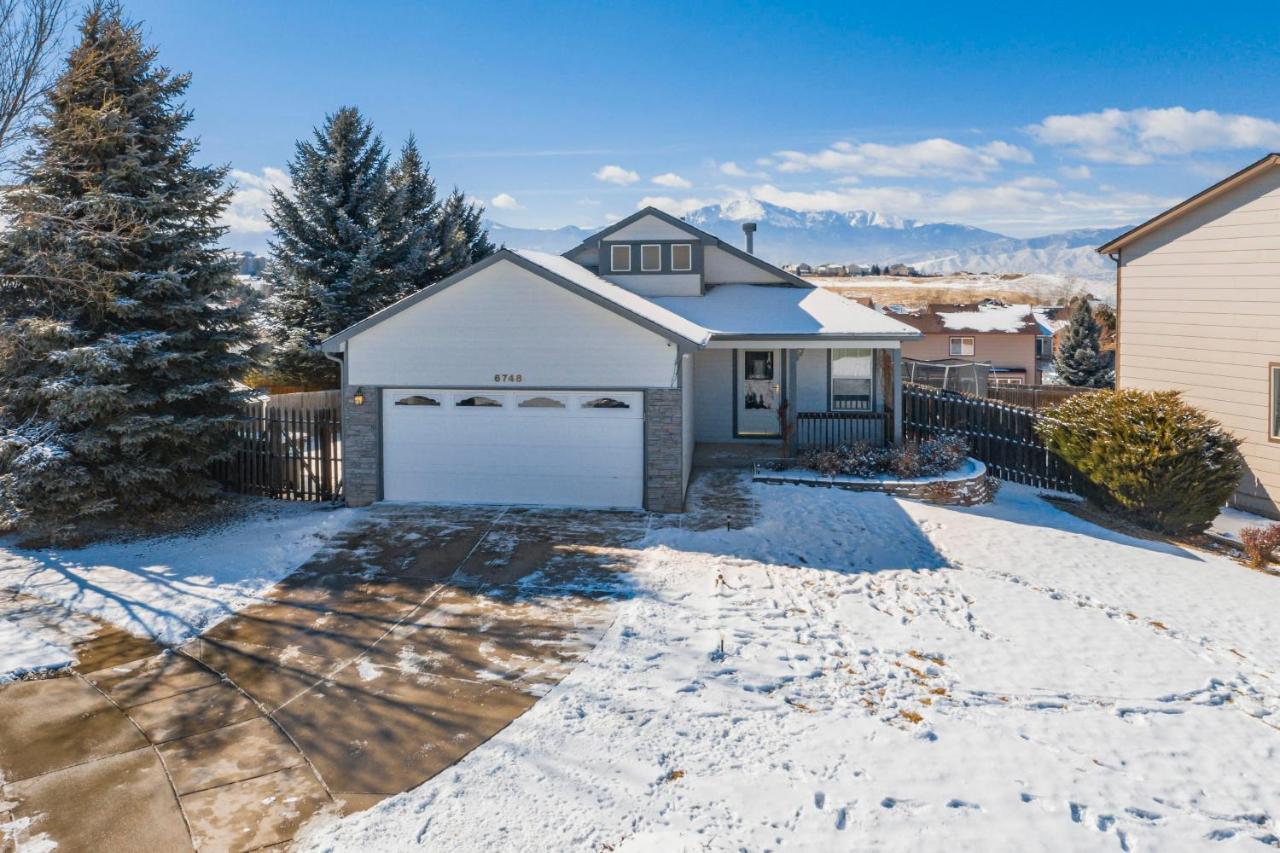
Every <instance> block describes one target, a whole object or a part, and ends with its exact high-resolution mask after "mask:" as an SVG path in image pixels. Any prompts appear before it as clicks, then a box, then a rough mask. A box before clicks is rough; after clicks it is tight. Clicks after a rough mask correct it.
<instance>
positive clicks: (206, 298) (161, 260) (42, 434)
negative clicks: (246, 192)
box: [0, 2, 252, 535]
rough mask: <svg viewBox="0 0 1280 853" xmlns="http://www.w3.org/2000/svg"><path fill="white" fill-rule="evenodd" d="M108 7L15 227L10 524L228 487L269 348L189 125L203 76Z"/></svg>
mask: <svg viewBox="0 0 1280 853" xmlns="http://www.w3.org/2000/svg"><path fill="white" fill-rule="evenodd" d="M156 57H157V52H156V50H155V49H154V48H152V47H148V46H146V45H145V44H144V43H143V39H142V32H141V28H140V27H139V26H138V25H136V24H133V23H130V22H128V21H126V20H124V19H123V17H122V13H121V11H120V7H119V6H118V5H116V4H114V3H109V2H100V3H97V4H95V5H93V6H92V7H91V8H90V9H89V11H88V12H87V13H86V14H85V16H84V18H83V21H82V23H81V25H80V42H79V44H78V45H77V46H76V47H75V48H74V49H73V50H72V52H71V54H70V56H69V57H68V60H67V64H66V67H65V69H64V70H63V72H62V74H61V76H60V77H59V78H58V80H57V82H56V84H55V85H54V87H53V88H52V90H51V91H50V93H49V95H48V96H47V102H46V104H45V106H44V111H43V119H42V121H41V123H40V124H39V125H38V126H37V127H36V128H35V130H34V147H33V148H32V150H31V152H30V153H29V154H28V155H27V157H26V158H25V159H24V161H23V163H22V166H21V175H20V177H21V182H20V183H19V185H18V186H17V187H16V188H14V189H13V190H12V191H10V192H8V193H7V194H5V196H4V197H3V199H2V202H0V203H2V205H3V207H2V209H0V220H8V221H9V222H10V227H9V228H8V229H7V230H6V231H5V232H4V233H3V234H2V235H0V527H17V526H24V527H25V526H31V527H36V528H40V529H43V530H44V531H45V532H47V533H50V534H53V535H59V534H61V535H67V534H69V533H70V532H71V531H73V530H74V524H75V523H76V522H78V521H81V520H84V519H88V518H91V517H94V516H103V515H107V514H113V515H120V516H122V515H125V514H128V515H129V516H131V517H136V516H137V515H138V514H145V513H149V512H152V511H156V510H160V509H166V508H169V507H171V506H173V505H175V504H186V503H190V502H194V501H198V500H202V499H206V498H209V497H211V496H212V495H214V494H216V492H217V491H218V484H217V483H216V482H215V481H214V480H213V479H212V478H211V477H210V475H209V466H210V463H211V462H212V461H214V460H216V459H218V458H220V457H223V456H225V455H226V454H227V453H229V452H230V449H231V442H232V440H233V436H232V433H231V430H230V429H229V426H230V424H231V423H232V422H233V420H234V418H235V417H236V414H237V409H238V402H239V400H238V397H237V394H236V392H235V391H234V390H233V387H232V386H233V381H232V380H233V379H235V378H237V377H238V376H239V375H241V374H242V373H243V372H244V371H245V370H246V368H247V367H248V366H249V360H250V357H251V355H252V347H251V345H250V341H251V336H250V326H249V317H248V312H247V311H246V310H245V306H244V305H242V304H239V303H238V302H237V301H236V298H235V277H234V272H235V270H234V265H233V263H232V260H231V258H230V257H229V256H228V255H226V254H225V253H223V252H222V251H221V250H219V249H218V247H217V242H218V240H219V238H220V237H221V236H222V234H223V231H224V229H223V228H222V227H221V226H219V224H218V220H219V217H220V215H221V214H222V212H223V210H224V208H225V207H226V205H227V203H228V201H229V194H228V193H227V192H226V191H225V190H224V189H223V188H222V187H223V181H224V180H225V177H226V174H227V169H226V168H225V167H208V166H198V165H195V164H194V163H193V162H192V161H193V158H194V156H195V154H196V143H195V142H194V141H192V140H189V139H185V138H184V137H183V135H182V134H183V132H184V131H185V129H186V128H187V126H188V124H189V123H190V122H191V114H190V113H189V112H188V111H187V110H186V109H185V108H184V107H183V105H182V104H181V102H180V98H181V97H182V95H183V93H184V92H185V91H186V89H187V86H188V83H189V80H190V77H189V75H186V74H177V75H175V74H172V73H171V72H169V71H168V70H167V69H165V68H163V67H161V66H159V65H157V64H156Z"/></svg>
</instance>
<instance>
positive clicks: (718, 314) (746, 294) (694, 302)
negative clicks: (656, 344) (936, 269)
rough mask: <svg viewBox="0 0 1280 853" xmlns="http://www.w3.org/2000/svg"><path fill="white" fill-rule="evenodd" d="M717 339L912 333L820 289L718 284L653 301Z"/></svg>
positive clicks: (868, 309)
mask: <svg viewBox="0 0 1280 853" xmlns="http://www.w3.org/2000/svg"><path fill="white" fill-rule="evenodd" d="M652 301H653V302H656V303H657V304H658V305H661V306H662V307H664V308H667V309H669V310H670V311H672V312H674V313H676V314H679V315H680V316H681V317H684V318H686V319H687V320H689V321H691V322H693V323H696V324H698V325H699V326H701V327H703V328H706V329H709V330H711V331H712V332H713V333H715V334H718V335H797V336H805V335H850V336H853V335H856V336H860V337H888V338H901V337H915V336H916V330H915V329H913V328H911V327H910V326H908V325H906V324H905V323H900V322H898V321H897V320H894V319H893V318H892V317H886V316H885V315H884V314H881V313H880V312H879V311H874V310H872V309H870V308H867V307H866V306H865V305H859V304H858V303H856V302H853V301H850V300H848V299H845V298H844V297H843V296H839V295H837V294H835V293H832V292H831V291H829V290H823V289H822V288H817V287H815V288H812V289H805V288H799V287H771V286H768V285H758V284H721V285H717V286H715V287H712V288H711V289H710V290H709V291H707V294H706V295H705V296H663V297H658V298H655V299H653V300H652Z"/></svg>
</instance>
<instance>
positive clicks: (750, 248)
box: [742, 222, 756, 255]
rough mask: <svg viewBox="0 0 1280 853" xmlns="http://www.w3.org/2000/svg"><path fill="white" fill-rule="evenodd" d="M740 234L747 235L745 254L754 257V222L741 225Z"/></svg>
mask: <svg viewBox="0 0 1280 853" xmlns="http://www.w3.org/2000/svg"><path fill="white" fill-rule="evenodd" d="M742 232H743V233H744V234H746V235H747V254H748V255H754V254H755V253H756V224H755V223H754V222H744V223H742Z"/></svg>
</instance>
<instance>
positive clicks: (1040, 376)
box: [1032, 305, 1071, 384]
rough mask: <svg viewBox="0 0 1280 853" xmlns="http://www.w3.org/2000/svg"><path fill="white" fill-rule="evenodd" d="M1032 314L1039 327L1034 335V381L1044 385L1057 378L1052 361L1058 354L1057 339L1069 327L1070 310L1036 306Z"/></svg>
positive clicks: (1056, 306) (1061, 306) (1066, 307)
mask: <svg viewBox="0 0 1280 853" xmlns="http://www.w3.org/2000/svg"><path fill="white" fill-rule="evenodd" d="M1032 313H1033V314H1034V316H1035V319H1036V324H1037V325H1038V326H1039V327H1040V328H1039V330H1038V332H1037V333H1036V374H1037V376H1036V381H1037V383H1039V384H1045V383H1048V382H1049V381H1050V380H1051V379H1056V378H1057V375H1058V369H1057V368H1056V367H1055V366H1054V364H1053V360H1054V358H1055V357H1056V356H1057V353H1058V338H1059V337H1060V336H1061V334H1062V332H1063V330H1064V329H1066V328H1067V326H1069V325H1071V308H1070V307H1069V306H1066V305H1038V306H1036V308H1035V310H1034V311H1033V312H1032Z"/></svg>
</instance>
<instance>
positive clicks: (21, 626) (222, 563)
mask: <svg viewBox="0 0 1280 853" xmlns="http://www.w3.org/2000/svg"><path fill="white" fill-rule="evenodd" d="M359 513H360V511H359V510H351V509H337V510H334V509H329V508H324V507H319V506H317V505H315V504H300V503H299V504H286V503H281V502H275V501H253V502H250V506H249V509H248V511H247V512H246V513H245V514H244V515H242V516H239V517H237V518H236V519H235V520H232V521H229V522H227V523H224V524H221V525H219V526H217V527H214V528H211V529H209V530H207V531H203V532H201V533H198V534H192V535H185V536H168V537H163V538H152V539H140V540H134V541H129V542H105V543H102V544H98V545H92V546H89V547H86V548H80V549H74V550H58V549H42V550H24V549H21V548H18V547H17V546H16V545H15V544H14V543H13V541H12V540H0V590H15V591H17V592H20V593H22V594H24V595H26V596H31V597H32V598H35V599H39V600H40V601H43V602H46V603H47V604H48V605H50V606H49V607H48V608H46V609H43V610H38V611H35V612H31V613H26V612H24V613H23V615H22V617H21V618H5V617H4V616H3V614H0V677H2V676H3V675H4V674H5V673H9V672H13V671H23V670H30V669H39V668H46V667H50V666H57V665H59V664H62V663H67V662H68V661H69V651H68V648H67V639H68V636H72V637H74V636H78V635H79V634H83V633H84V631H83V630H81V631H78V632H77V633H73V634H70V635H69V634H68V633H67V632H65V631H61V630H56V629H55V627H54V625H55V623H57V622H59V621H60V619H59V614H61V613H67V612H70V613H72V614H76V613H79V614H87V615H89V616H93V617H96V618H98V619H102V620H104V621H107V622H110V623H114V624H115V625H118V626H120V627H121V628H124V629H125V630H127V631H130V632H132V633H135V634H138V635H140V636H147V637H154V638H156V639H158V640H160V641H161V642H165V643H177V642H180V641H182V640H184V639H186V638H188V637H192V636H195V635H197V634H199V633H201V632H202V631H204V630H205V629H207V628H209V627H210V626H212V625H213V624H215V623H216V622H219V621H221V620H222V619H225V618H226V617H228V616H230V615H231V614H232V613H234V612H235V610H236V609H237V608H239V607H241V606H243V605H244V604H245V603H247V602H248V601H250V600H252V599H253V598H254V596H256V595H258V594H259V593H261V592H262V591H263V590H265V589H266V588H268V587H270V586H271V585H272V584H274V583H275V582H276V581H278V580H279V579H280V578H282V577H284V576H285V575H286V574H288V573H289V572H290V571H292V570H293V569H295V568H297V566H299V565H300V564H302V563H303V562H305V561H306V560H307V559H308V558H309V557H311V555H312V554H314V553H315V552H316V550H317V549H318V548H319V547H320V546H321V545H322V544H323V543H324V541H325V538H326V537H328V536H330V535H332V534H333V533H335V532H336V531H338V530H341V529H342V528H343V527H345V526H346V525H347V524H348V523H349V522H350V521H351V520H352V519H353V518H355V517H356V516H357V515H358V514H359ZM73 621H74V620H73ZM83 624H85V625H87V624H88V623H83Z"/></svg>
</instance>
